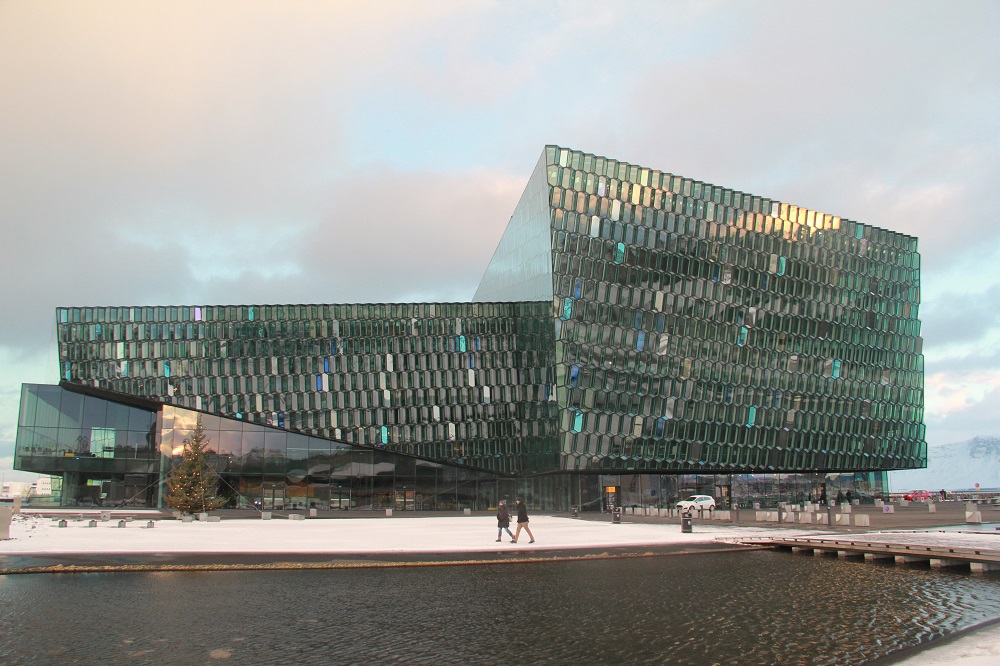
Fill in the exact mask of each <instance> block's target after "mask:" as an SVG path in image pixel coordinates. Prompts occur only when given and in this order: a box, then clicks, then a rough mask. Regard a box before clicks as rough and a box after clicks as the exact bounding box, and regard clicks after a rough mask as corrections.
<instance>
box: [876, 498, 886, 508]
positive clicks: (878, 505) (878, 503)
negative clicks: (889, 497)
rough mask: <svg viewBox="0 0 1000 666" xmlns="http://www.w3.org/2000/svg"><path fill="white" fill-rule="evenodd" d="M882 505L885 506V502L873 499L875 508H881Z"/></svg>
mask: <svg viewBox="0 0 1000 666" xmlns="http://www.w3.org/2000/svg"><path fill="white" fill-rule="evenodd" d="M883 506H885V502H883V501H882V500H880V499H877V500H875V508H876V509H881V508H882V507H883Z"/></svg>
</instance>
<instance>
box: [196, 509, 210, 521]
mask: <svg viewBox="0 0 1000 666" xmlns="http://www.w3.org/2000/svg"><path fill="white" fill-rule="evenodd" d="M198 520H199V521H200V522H205V521H207V520H208V514H207V513H205V512H204V511H202V512H201V513H199V514H198Z"/></svg>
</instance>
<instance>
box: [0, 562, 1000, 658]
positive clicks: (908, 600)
mask: <svg viewBox="0 0 1000 666" xmlns="http://www.w3.org/2000/svg"><path fill="white" fill-rule="evenodd" d="M0 606H2V607H3V608H4V609H5V612H4V613H3V614H2V615H0V631H2V636H3V637H4V640H3V641H2V642H0V662H2V663H4V664H29V663H30V664H46V663H80V664H93V663H98V662H103V663H110V664H216V663H227V662H228V663H234V664H289V663H300V664H350V663H358V664H361V663H374V662H379V663H393V662H397V663H417V664H443V663H447V664H467V663H490V664H528V663H532V664H534V663H552V664H564V663H574V662H577V663H584V662H586V663H607V664H611V663H648V664H662V663H670V664H697V665H699V666H700V665H704V664H713V663H723V664H725V663H730V664H776V663H783V664H863V663H865V662H866V661H869V660H871V659H874V658H876V657H879V656H882V655H885V654H887V653H889V652H891V651H894V650H896V649H899V648H902V647H907V646H911V645H915V644H917V643H919V642H923V641H926V640H929V639H930V638H933V637H937V636H941V635H944V634H948V633H951V632H953V631H955V630H957V629H960V628H963V627H966V626H970V625H972V624H976V623H978V622H981V621H983V620H986V619H989V618H993V617H997V616H1000V576H997V575H995V574H989V575H985V576H974V575H970V574H968V573H955V572H948V571H931V570H929V569H919V568H910V567H896V566H893V565H877V564H865V563H861V562H857V561H844V560H837V559H834V558H819V557H806V556H795V555H790V554H786V553H773V552H769V551H754V552H747V553H724V554H713V555H685V556H672V557H652V558H642V559H631V560H611V561H607V560H605V561H595V562H568V563H551V564H516V565H488V566H446V567H427V568H416V569H411V568H407V569H354V570H350V569H346V570H328V571H273V572H261V571H255V572H212V573H159V574H67V575H17V576H7V577H4V578H0Z"/></svg>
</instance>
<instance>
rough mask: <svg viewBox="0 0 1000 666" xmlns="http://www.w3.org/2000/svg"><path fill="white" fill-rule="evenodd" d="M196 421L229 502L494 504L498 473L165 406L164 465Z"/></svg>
mask: <svg viewBox="0 0 1000 666" xmlns="http://www.w3.org/2000/svg"><path fill="white" fill-rule="evenodd" d="M199 418H200V419H201V423H202V428H203V430H204V435H205V438H206V440H207V446H206V448H207V450H208V451H209V464H210V465H211V466H212V467H213V468H214V469H215V470H216V471H218V473H219V476H220V478H221V480H222V483H221V488H220V490H221V493H222V494H223V495H225V496H226V497H228V498H229V499H230V502H229V507H231V508H249V507H257V508H259V509H262V510H300V509H319V510H324V511H326V510H344V511H347V510H351V509H356V510H374V509H394V510H399V511H454V510H461V509H474V510H486V509H487V508H489V507H490V506H495V505H496V495H497V492H498V490H497V489H498V482H497V475H495V474H491V473H489V472H481V471H475V470H470V469H463V468H457V467H453V466H451V465H444V464H441V463H437V462H433V461H428V460H421V459H419V458H414V457H410V456H405V455H400V454H395V453H392V452H389V451H384V450H378V449H368V448H359V447H356V446H352V445H350V444H347V443H344V442H334V441H330V440H325V439H320V438H318V437H309V436H308V435H304V434H300V433H292V432H287V431H285V430H282V429H280V428H277V427H273V426H264V425H258V424H254V423H248V422H245V421H240V420H236V419H228V418H222V417H218V416H213V415H210V414H201V413H198V412H194V411H191V410H189V409H184V408H181V407H174V406H170V405H165V406H164V407H163V439H162V443H161V447H160V448H161V451H162V452H163V454H164V462H163V467H164V469H165V470H169V468H170V467H171V465H173V464H175V463H177V462H179V461H180V459H181V455H182V453H183V450H184V443H185V442H186V441H187V440H188V439H189V438H190V437H191V435H192V434H193V432H194V429H195V426H196V425H197V422H198V419H199Z"/></svg>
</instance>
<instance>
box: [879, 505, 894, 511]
mask: <svg viewBox="0 0 1000 666" xmlns="http://www.w3.org/2000/svg"><path fill="white" fill-rule="evenodd" d="M882 513H896V507H894V506H893V505H891V504H886V505H885V506H883V507H882Z"/></svg>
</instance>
